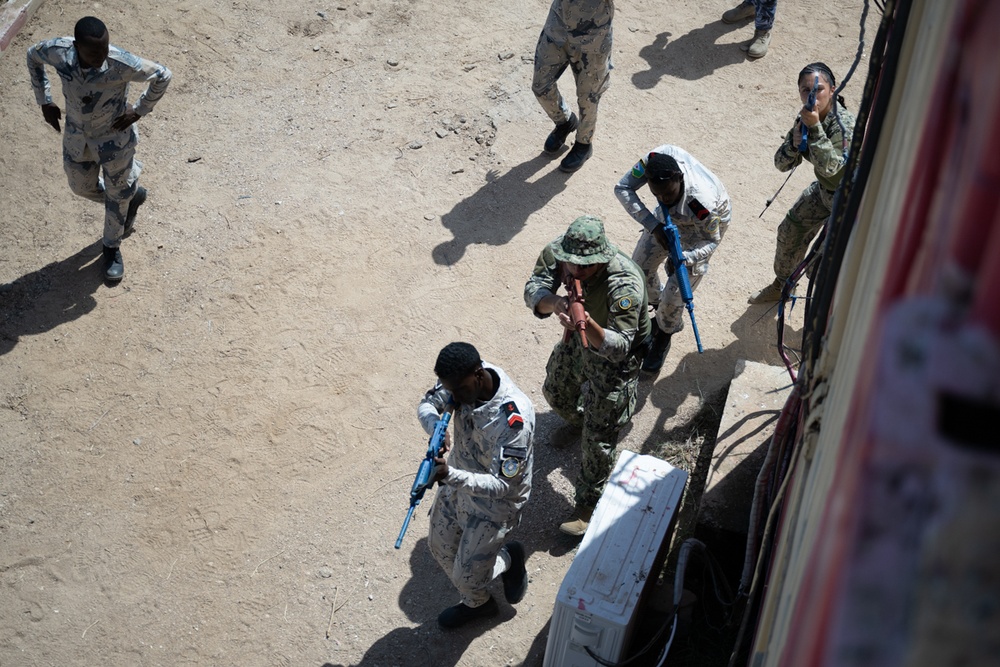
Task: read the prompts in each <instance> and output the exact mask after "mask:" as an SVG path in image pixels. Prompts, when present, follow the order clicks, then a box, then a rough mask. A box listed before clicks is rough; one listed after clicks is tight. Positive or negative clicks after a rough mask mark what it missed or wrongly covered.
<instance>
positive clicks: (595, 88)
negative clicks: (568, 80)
mask: <svg viewBox="0 0 1000 667" xmlns="http://www.w3.org/2000/svg"><path fill="white" fill-rule="evenodd" d="M614 15H615V3H614V0H552V7H551V8H550V9H549V16H548V18H547V19H546V21H545V26H544V27H543V28H542V34H541V35H540V36H539V37H538V45H537V46H536V47H535V74H534V78H533V79H532V82H531V90H532V91H533V92H534V93H535V97H537V98H538V101H539V103H540V104H541V105H542V108H543V109H544V110H545V113H546V114H548V116H549V118H551V119H552V122H553V123H555V124H556V127H555V129H554V130H552V132H551V133H550V134H549V136H548V138H547V139H546V140H545V149H544V150H545V153H546V154H547V155H555V154H557V153H558V152H559V149H560V148H562V146H563V144H564V143H565V142H566V137H568V136H569V134H570V133H571V132H573V131H574V130H576V143H574V144H573V148H572V149H571V150H570V152H569V153H567V154H566V157H565V158H563V160H562V162H561V163H560V164H559V168H560V169H561V170H562V171H565V172H574V171H576V170H577V169H579V168H580V167H582V166H583V163H584V162H586V161H587V160H588V159H589V158H590V156H591V155H592V154H593V148H592V146H591V142H592V141H593V138H594V128H595V127H596V126H597V105H598V103H600V101H601V95H603V94H604V91H606V90H607V89H608V86H609V85H611V19H612V18H613V17H614ZM567 66H569V67H571V68H572V69H573V77H574V79H575V80H576V98H577V103H578V104H579V106H580V117H579V118H577V116H576V114H574V113H572V112H571V111H570V108H569V105H567V104H566V100H564V99H563V97H562V95H561V94H560V93H559V87H558V86H557V85H556V82H557V81H558V80H559V77H560V76H562V73H563V72H565V71H566V67H567Z"/></svg>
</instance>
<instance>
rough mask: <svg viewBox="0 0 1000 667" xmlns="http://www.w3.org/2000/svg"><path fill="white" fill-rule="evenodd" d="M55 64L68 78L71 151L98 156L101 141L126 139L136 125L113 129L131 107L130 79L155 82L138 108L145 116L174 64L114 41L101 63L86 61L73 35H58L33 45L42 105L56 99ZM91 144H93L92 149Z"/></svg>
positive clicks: (67, 142) (34, 80)
mask: <svg viewBox="0 0 1000 667" xmlns="http://www.w3.org/2000/svg"><path fill="white" fill-rule="evenodd" d="M45 65H50V66H51V67H53V68H54V69H55V71H56V73H57V74H58V75H59V78H60V79H61V80H62V87H63V95H64V96H65V98H66V127H65V136H64V140H63V142H64V143H63V145H64V147H65V148H66V151H67V152H68V153H69V155H70V157H72V158H74V159H78V160H79V159H82V158H84V157H85V155H87V154H89V155H88V158H89V159H92V158H90V157H89V156H90V155H92V156H96V155H97V149H96V146H97V145H99V144H102V143H104V142H107V141H113V142H115V143H116V144H117V145H124V144H125V143H126V141H127V140H128V138H129V136H130V133H134V132H135V131H136V130H135V128H134V126H133V127H130V128H127V129H125V130H120V131H119V130H113V129H112V128H111V124H112V123H113V122H114V121H115V119H117V118H118V117H120V116H121V115H122V114H124V113H125V110H126V108H127V106H126V105H127V104H128V84H129V82H132V81H148V82H149V86H148V87H147V88H146V90H145V91H144V92H143V94H142V96H141V97H140V98H139V100H138V102H137V103H136V105H135V107H134V109H135V112H136V113H137V114H139V115H140V116H145V115H146V114H148V113H149V112H150V111H152V110H153V106H154V105H155V104H156V103H157V102H158V101H159V100H160V98H161V97H163V93H164V92H166V90H167V86H168V85H169V84H170V76H171V74H170V70H168V69H167V68H166V67H164V66H163V65H158V64H156V63H154V62H152V61H149V60H144V59H142V58H140V57H138V56H135V55H133V54H131V53H129V52H127V51H122V50H121V49H119V48H117V47H114V46H112V47H110V49H109V52H108V57H107V59H106V60H105V61H104V64H103V65H102V66H101V67H100V68H93V69H90V68H83V67H80V64H79V60H78V57H77V53H76V48H75V47H74V46H73V39H72V38H71V37H57V38H56V39H50V40H48V41H44V42H39V43H38V44H35V45H34V46H32V47H31V48H29V49H28V71H29V73H30V75H31V87H32V88H34V90H35V100H36V101H37V102H38V104H39V105H42V104H52V88H51V86H50V85H49V79H48V77H47V76H46V75H45ZM88 149H89V150H88Z"/></svg>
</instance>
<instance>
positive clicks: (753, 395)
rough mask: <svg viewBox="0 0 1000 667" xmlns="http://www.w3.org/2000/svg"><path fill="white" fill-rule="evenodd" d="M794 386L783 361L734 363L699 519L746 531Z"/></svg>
mask: <svg viewBox="0 0 1000 667" xmlns="http://www.w3.org/2000/svg"><path fill="white" fill-rule="evenodd" d="M791 390H792V384H791V379H790V378H789V377H788V372H787V371H786V370H785V369H784V368H782V367H780V366H768V365H766V364H759V363H756V362H752V361H743V360H742V359H741V360H740V361H738V362H737V363H736V372H735V376H734V377H733V382H732V384H731V385H730V386H729V394H728V396H727V397H726V407H725V409H724V410H723V412H722V422H721V423H720V424H719V435H718V437H717V439H716V443H715V451H714V453H713V454H712V465H711V467H710V468H709V471H708V479H707V480H706V482H705V495H704V496H702V499H701V508H700V512H699V516H698V523H702V524H707V525H709V526H712V527H713V528H718V529H721V530H725V531H730V532H734V533H740V534H743V535H746V532H747V525H748V523H749V519H750V504H751V503H752V502H753V489H754V484H755V483H756V480H757V472H758V471H759V470H760V466H761V463H762V462H763V460H764V455H765V453H766V452H767V446H768V443H770V441H771V436H772V435H773V434H774V427H775V425H776V424H777V422H778V414H779V413H780V412H781V409H782V408H783V407H784V405H785V401H786V400H787V399H788V394H789V393H791Z"/></svg>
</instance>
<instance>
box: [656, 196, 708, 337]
mask: <svg viewBox="0 0 1000 667" xmlns="http://www.w3.org/2000/svg"><path fill="white" fill-rule="evenodd" d="M660 209H661V210H662V211H663V219H664V220H666V222H664V223H663V225H661V226H660V229H661V230H662V231H663V234H664V235H665V236H666V237H667V252H668V253H670V261H671V262H673V265H674V274H675V275H676V276H677V285H678V287H680V290H681V298H682V299H684V305H685V307H687V311H688V314H690V315H691V328H692V329H694V340H695V342H696V343H697V344H698V354H701V353H702V352H704V349H703V348H702V347H701V335H700V334H699V333H698V323H697V322H695V321H694V294H693V293H692V292H691V279H690V278H689V277H688V270H687V266H686V265H685V264H684V251H683V250H681V237H680V234H678V233H677V225H675V224H674V221H673V220H671V218H670V213H669V212H668V211H667V209H666V208H663V207H662V206H661V207H660Z"/></svg>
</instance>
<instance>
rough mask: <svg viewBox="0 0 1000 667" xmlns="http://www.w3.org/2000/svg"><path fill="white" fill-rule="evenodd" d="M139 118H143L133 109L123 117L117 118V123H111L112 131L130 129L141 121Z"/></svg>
mask: <svg viewBox="0 0 1000 667" xmlns="http://www.w3.org/2000/svg"><path fill="white" fill-rule="evenodd" d="M139 118H141V116H140V115H139V114H137V113H136V112H135V111H133V110H132V109H129V110H128V111H126V112H125V113H123V114H122V115H121V116H119V117H118V118H116V119H115V122H113V123H111V129H112V130H118V131H121V130H124V129H125V128H127V127H129V126H130V125H132V123H134V122H136V121H137V120H139Z"/></svg>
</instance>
